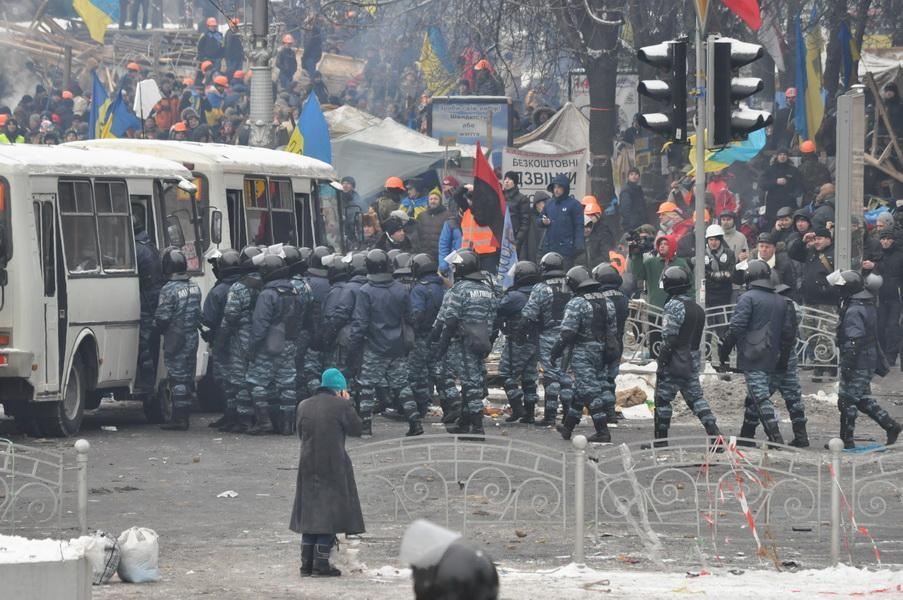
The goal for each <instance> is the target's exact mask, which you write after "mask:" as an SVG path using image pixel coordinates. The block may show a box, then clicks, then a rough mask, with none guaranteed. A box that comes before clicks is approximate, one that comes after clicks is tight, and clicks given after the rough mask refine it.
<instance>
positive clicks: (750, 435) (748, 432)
mask: <svg viewBox="0 0 903 600" xmlns="http://www.w3.org/2000/svg"><path fill="white" fill-rule="evenodd" d="M758 426H759V424H758V423H747V422H746V421H743V425H742V426H741V427H740V436H739V437H741V438H746V439H740V440H737V445H738V446H750V447H755V445H756V442H755V441H753V440H755V437H756V427H758Z"/></svg>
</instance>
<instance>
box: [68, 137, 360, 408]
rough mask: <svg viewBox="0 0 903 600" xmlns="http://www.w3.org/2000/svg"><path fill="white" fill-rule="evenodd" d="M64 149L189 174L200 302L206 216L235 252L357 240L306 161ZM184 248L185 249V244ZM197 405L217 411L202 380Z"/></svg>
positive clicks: (320, 169) (167, 150)
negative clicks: (129, 158) (174, 165)
mask: <svg viewBox="0 0 903 600" xmlns="http://www.w3.org/2000/svg"><path fill="white" fill-rule="evenodd" d="M67 145H74V146H77V147H83V148H87V149H89V150H92V151H93V150H106V151H110V150H113V151H117V152H120V153H123V154H128V153H131V154H134V155H142V156H148V157H157V158H165V159H168V160H174V161H177V162H179V163H181V164H182V165H183V166H184V167H185V168H187V169H188V170H189V171H191V173H192V176H193V182H194V183H195V185H196V186H197V188H198V192H197V194H196V198H197V207H198V209H199V217H200V220H201V222H200V224H199V225H200V226H199V230H200V232H201V236H202V238H201V239H200V240H199V241H200V243H199V244H198V246H199V254H195V255H191V254H189V268H190V269H191V271H192V272H193V273H194V274H195V275H196V276H197V277H198V284H199V285H200V288H201V292H202V293H203V294H204V296H205V297H206V294H207V292H208V291H209V290H210V289H211V288H212V287H213V285H214V284H215V279H214V277H213V272H212V269H210V268H209V265H207V264H206V261H205V260H203V256H202V254H203V253H205V252H207V251H208V250H209V249H210V248H211V247H212V246H213V244H212V241H211V240H210V239H209V236H207V235H206V234H205V232H207V231H209V230H210V225H211V224H210V222H209V217H208V214H221V215H222V225H221V227H222V237H223V244H222V245H223V246H224V247H229V248H235V249H237V250H240V249H241V248H243V247H245V246H246V245H248V244H256V245H261V244H262V245H270V244H277V243H280V242H281V243H285V244H292V245H297V246H307V247H311V248H313V247H314V246H319V245H326V246H332V247H334V248H335V249H336V251H337V252H344V251H346V250H347V249H349V247H350V246H351V244H349V242H348V240H347V239H346V238H347V236H348V235H349V234H350V235H352V236H356V237H357V239H360V238H361V237H362V232H360V226H359V223H360V215H359V210H358V209H356V208H351V209H347V208H346V207H343V206H342V205H341V203H340V200H339V195H338V193H337V189H336V188H337V187H339V186H337V185H336V184H335V179H336V172H335V170H334V169H333V168H332V166H330V165H329V164H327V163H324V162H322V161H319V160H316V159H313V158H310V157H307V156H300V155H297V154H292V153H289V152H284V151H281V150H270V149H268V148H251V147H248V146H232V145H225V144H203V143H198V142H176V141H164V140H137V139H107V140H90V141H82V142H72V143H70V144H67ZM179 216H180V217H183V219H182V221H183V222H182V223H181V225H182V228H183V230H184V231H185V232H186V237H187V238H190V236H191V231H192V229H191V223H190V222H188V221H187V220H185V219H184V217H187V213H180V215H179ZM186 241H187V242H189V243H188V244H186V245H187V246H190V245H191V244H190V242H192V241H193V240H192V239H187V240H186ZM208 364H209V357H208V346H207V344H203V343H202V344H201V345H200V346H199V348H198V361H197V368H198V373H197V375H198V378H199V379H200V378H202V377H203V376H204V375H205V374H206V372H207V365H208ZM151 400H152V401H154V402H158V403H160V404H161V405H160V406H149V407H148V408H149V410H148V411H147V412H148V416H149V417H151V418H154V417H157V415H158V414H162V417H163V418H164V419H165V416H166V415H167V414H168V412H169V410H168V409H169V406H168V400H167V398H166V397H165V394H158V397H157V398H156V399H151ZM198 400H199V402H200V406H201V408H202V409H205V410H218V409H220V408H221V407H222V395H221V394H220V393H219V391H218V390H217V389H216V387H215V386H212V385H211V382H210V380H209V378H206V379H204V380H203V381H201V383H200V384H199V385H198ZM155 420H158V419H155Z"/></svg>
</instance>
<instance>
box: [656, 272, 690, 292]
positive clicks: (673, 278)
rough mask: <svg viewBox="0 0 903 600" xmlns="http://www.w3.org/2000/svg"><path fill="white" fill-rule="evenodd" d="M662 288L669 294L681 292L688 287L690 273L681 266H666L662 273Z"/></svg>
mask: <svg viewBox="0 0 903 600" xmlns="http://www.w3.org/2000/svg"><path fill="white" fill-rule="evenodd" d="M662 289H663V290H665V292H667V293H668V295H669V296H677V295H678V294H683V293H684V292H686V291H687V290H689V289H690V273H689V272H688V271H687V270H686V269H685V268H683V267H668V268H667V269H665V272H664V273H662Z"/></svg>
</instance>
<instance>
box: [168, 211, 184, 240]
mask: <svg viewBox="0 0 903 600" xmlns="http://www.w3.org/2000/svg"><path fill="white" fill-rule="evenodd" d="M166 237H167V238H168V239H169V244H170V245H171V246H175V247H176V248H181V247H182V246H184V245H185V233H184V232H183V231H182V222H181V221H179V218H178V217H177V216H175V215H169V216H168V217H166Z"/></svg>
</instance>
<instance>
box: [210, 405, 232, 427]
mask: <svg viewBox="0 0 903 600" xmlns="http://www.w3.org/2000/svg"><path fill="white" fill-rule="evenodd" d="M216 423H219V424H218V425H217V424H216ZM236 423H238V411H237V410H235V408H227V409H226V412H225V413H224V414H223V418H221V419H217V420H216V421H214V422H213V423H211V424H210V425H208V427H210V428H215V429H217V430H219V431H229V429H231V428H232V427H235V424H236Z"/></svg>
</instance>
